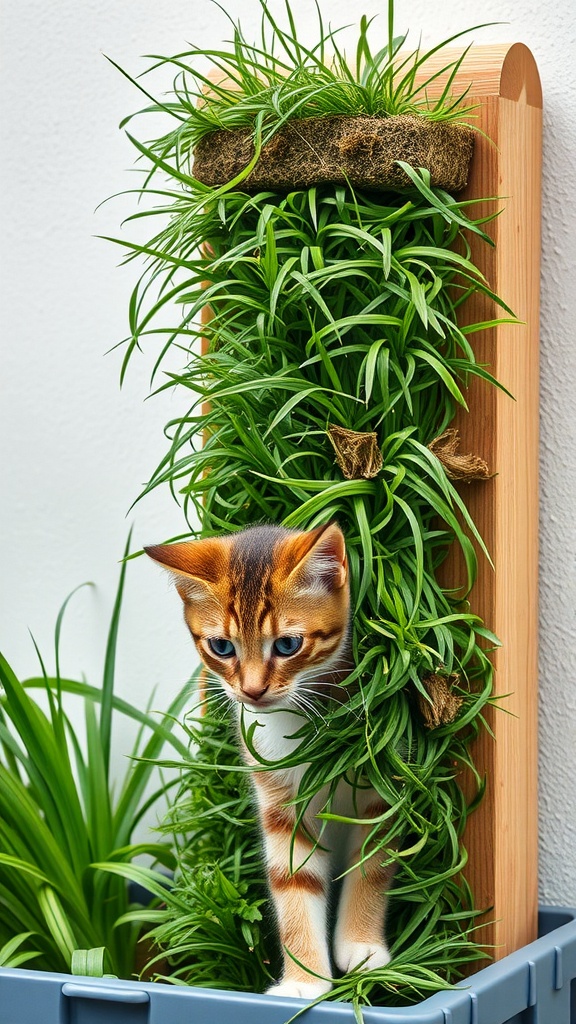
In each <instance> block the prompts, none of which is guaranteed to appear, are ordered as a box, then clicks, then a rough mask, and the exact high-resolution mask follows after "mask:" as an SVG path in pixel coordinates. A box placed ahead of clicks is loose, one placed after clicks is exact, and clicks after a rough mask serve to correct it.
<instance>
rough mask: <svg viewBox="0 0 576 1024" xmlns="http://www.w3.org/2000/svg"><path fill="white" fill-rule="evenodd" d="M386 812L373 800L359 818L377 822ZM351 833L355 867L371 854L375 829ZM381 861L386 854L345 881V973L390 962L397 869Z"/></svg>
mask: <svg viewBox="0 0 576 1024" xmlns="http://www.w3.org/2000/svg"><path fill="white" fill-rule="evenodd" d="M385 810H386V807H385V805H384V804H383V803H382V802H381V801H375V800H374V799H372V801H371V802H370V803H368V805H367V806H365V808H364V810H361V811H359V816H360V817H363V818H376V817H378V816H379V815H380V814H382V813H383V812H384V811H385ZM351 829H353V832H352V836H351V853H350V857H349V864H350V865H353V864H357V863H358V862H359V860H360V858H361V857H362V856H365V855H366V853H367V852H369V849H368V851H367V850H366V849H364V845H365V843H366V840H367V838H368V836H369V835H370V832H371V831H372V826H364V825H354V826H351ZM381 859H382V854H381V853H376V854H375V855H374V856H373V857H370V858H369V859H368V860H366V861H365V863H364V864H363V865H361V866H358V867H354V868H353V870H352V871H350V873H349V874H347V875H346V876H345V878H344V882H343V885H342V892H341V896H340V903H339V907H338V917H337V922H336V930H335V934H334V960H335V962H336V964H337V966H338V967H339V968H340V970H341V971H344V973H347V972H348V971H352V970H354V969H356V968H360V969H361V970H363V971H369V970H372V969H374V968H376V967H385V966H386V964H387V963H389V961H390V951H389V949H388V946H387V944H386V939H385V935H384V925H385V918H386V904H387V896H388V890H389V888H390V885H391V882H392V878H393V875H394V867H393V865H391V866H389V867H382V866H381V864H380V861H381Z"/></svg>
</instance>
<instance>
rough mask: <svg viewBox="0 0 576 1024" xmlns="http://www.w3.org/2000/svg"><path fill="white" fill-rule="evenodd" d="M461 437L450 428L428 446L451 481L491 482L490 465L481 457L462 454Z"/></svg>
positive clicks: (469, 453)
mask: <svg viewBox="0 0 576 1024" xmlns="http://www.w3.org/2000/svg"><path fill="white" fill-rule="evenodd" d="M459 449H460V435H459V434H458V431H457V430H456V429H455V428H454V427H449V428H448V430H445V431H444V433H443V434H440V436H439V437H435V438H434V440H433V441H431V442H430V444H429V445H428V450H429V451H431V452H432V454H433V455H435V456H436V458H437V459H438V461H439V462H441V463H442V465H443V466H444V469H445V471H446V476H447V477H448V478H449V479H450V480H460V481H461V482H463V483H467V484H468V483H471V482H472V480H489V479H490V476H491V473H490V470H489V468H488V463H487V462H485V460H484V459H483V458H481V456H480V455H473V454H472V453H471V452H468V453H467V454H465V455H464V454H462V453H461V452H460V450H459Z"/></svg>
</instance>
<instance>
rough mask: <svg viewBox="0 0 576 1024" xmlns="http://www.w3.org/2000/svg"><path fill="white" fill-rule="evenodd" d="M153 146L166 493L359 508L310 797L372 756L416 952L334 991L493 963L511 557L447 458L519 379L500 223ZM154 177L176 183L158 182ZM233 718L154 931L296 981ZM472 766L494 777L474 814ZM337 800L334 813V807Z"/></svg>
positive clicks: (439, 977) (212, 733) (380, 995)
mask: <svg viewBox="0 0 576 1024" xmlns="http://www.w3.org/2000/svg"><path fill="white" fill-rule="evenodd" d="M293 36H294V37H295V32H293ZM164 106H165V107H166V109H167V110H169V112H170V113H175V111H174V110H172V109H171V108H170V104H168V105H164ZM180 114H181V115H182V117H181V119H183V118H184V116H185V114H186V112H185V111H184V110H183V109H180V113H179V114H177V116H178V117H180ZM186 116H187V114H186ZM135 144H136V146H137V149H138V150H139V152H140V153H141V155H143V156H144V157H146V159H147V162H148V164H149V167H150V171H149V172H148V178H147V182H146V184H145V186H144V190H143V191H144V192H146V190H147V188H150V189H152V188H153V191H154V193H155V195H156V196H157V198H160V205H159V206H158V207H157V208H155V209H153V210H149V209H148V210H141V211H139V213H138V214H137V215H136V216H137V217H138V218H139V219H142V218H143V217H149V216H154V217H157V216H159V215H161V216H162V218H163V220H164V219H166V218H167V219H166V222H165V223H164V226H163V227H161V228H160V229H159V230H158V231H157V233H155V234H154V235H153V236H152V237H151V238H150V240H149V242H148V243H146V244H133V243H122V244H124V245H126V247H127V249H128V255H127V259H128V260H131V259H134V258H138V259H140V258H142V257H143V258H144V259H145V260H146V264H147V265H146V268H145V271H144V273H143V275H142V277H141V279H140V280H139V282H138V284H137V286H136V288H135V290H134V293H133V295H132V299H131V303H130V336H129V338H128V339H127V342H126V350H125V357H124V363H123V368H122V373H123V374H124V373H125V372H126V370H127V367H128V365H129V362H130V359H131V358H132V356H133V354H134V352H135V350H136V349H137V348H143V347H145V348H148V349H150V348H154V349H155V350H156V351H155V355H154V374H153V375H154V376H155V377H156V379H157V376H156V375H157V374H158V373H159V372H160V370H161V369H163V365H164V361H165V359H166V357H167V356H168V355H169V354H170V355H171V356H172V355H173V352H174V350H179V351H180V352H181V355H182V362H183V369H182V370H181V371H180V372H178V373H174V372H168V373H167V374H166V376H165V378H164V381H163V382H161V383H160V384H159V385H158V389H159V390H165V389H173V390H174V393H175V397H177V398H178V401H179V403H180V410H179V411H178V413H177V414H176V415H175V417H174V418H173V419H172V420H171V421H170V422H169V423H168V424H167V426H166V438H167V451H166V455H165V457H164V458H163V459H162V461H161V462H160V464H159V465H158V467H157V468H156V470H155V471H154V473H153V474H152V476H151V479H150V482H149V484H148V485H147V487H146V488H145V490H144V492H143V493H144V494H147V493H149V492H150V491H151V490H153V489H154V488H156V487H158V486H168V487H170V488H171V490H172V491H173V493H174V495H175V496H176V497H177V499H178V500H179V501H180V502H181V504H182V508H183V512H184V515H185V517H186V521H187V524H188V529H189V532H190V534H191V535H199V531H198V526H197V524H198V522H200V524H201V527H200V535H202V536H212V535H219V534H221V533H223V532H225V533H231V532H234V531H236V530H240V529H243V528H244V527H246V526H248V525H252V524H255V523H263V522H274V523H280V524H283V525H284V526H286V527H294V528H302V529H307V528H312V527H315V526H318V525H321V524H323V523H326V522H328V521H330V520H336V521H337V522H338V524H339V525H340V526H341V528H342V530H343V531H344V534H345V536H346V541H347V549H348V557H349V565H350V579H351V593H352V605H353V619H352V623H353V629H352V645H353V653H354V663H355V666H356V667H355V669H354V671H353V672H352V674H351V676H350V677H349V679H348V680H346V681H345V682H344V683H343V684H342V685H343V687H344V688H345V689H347V690H348V693H349V697H348V699H347V701H346V702H345V703H344V704H342V705H340V706H335V707H331V708H330V709H324V710H323V711H322V712H321V713H320V714H318V715H315V716H311V717H310V718H306V717H303V718H302V726H301V737H302V741H303V743H305V750H306V762H307V763H308V764H309V767H308V768H307V770H306V772H305V774H304V777H303V780H302V785H301V789H300V793H299V796H298V801H297V802H298V804H299V806H300V809H301V810H302V811H303V809H304V807H305V806H306V804H307V802H308V801H309V800H310V799H311V798H312V797H313V795H314V794H315V793H317V792H318V790H320V789H321V788H323V787H324V786H326V785H328V786H329V787H330V786H331V785H332V786H335V784H336V781H337V780H338V778H340V777H341V776H342V775H343V774H344V773H354V772H355V771H357V770H358V769H361V770H362V772H363V774H364V775H365V776H366V777H367V778H368V780H369V782H370V784H371V785H372V786H373V788H374V789H375V790H376V791H377V793H378V794H379V795H380V796H381V797H382V799H383V800H384V801H385V802H386V804H387V805H388V807H389V808H390V813H389V815H388V816H387V817H386V819H385V820H384V821H375V822H374V828H373V831H372V835H371V837H370V840H369V841H370V843H374V841H376V846H377V849H378V853H377V854H376V855H377V856H380V858H381V859H382V861H383V862H387V863H390V862H394V863H395V864H396V865H397V873H396V880H395V884H394V887H393V889H392V892H391V896H390V910H389V915H388V929H387V930H388V933H389V936H390V944H391V946H392V950H393V954H394V958H393V960H392V962H391V964H390V965H389V966H388V967H386V968H383V969H381V970H378V971H373V972H367V973H365V974H357V973H356V974H351V975H347V976H345V977H344V978H343V979H338V980H336V983H335V987H334V989H333V991H332V993H330V998H341V999H348V1000H351V1001H352V1002H354V1004H355V1005H356V1006H357V1007H359V1006H360V1005H361V1004H365V1003H370V1002H372V1003H374V1002H385V1003H388V1004H391V1003H405V1002H409V1001H414V1000H415V999H418V998H420V997H421V996H422V995H424V994H428V993H429V992H431V991H434V990H436V989H438V988H442V987H446V985H449V984H451V983H453V982H455V981H457V980H458V979H459V978H460V977H461V975H462V972H463V970H464V969H465V967H466V965H467V964H469V963H470V962H472V961H476V960H477V959H478V957H479V955H480V951H479V949H478V947H477V946H476V944H475V941H474V940H475V927H476V918H477V914H478V913H479V912H480V911H482V910H486V909H487V908H475V906H474V899H473V894H472V893H471V892H470V890H469V887H468V884H467V882H466V881H465V878H464V876H463V871H464V869H465V866H466V860H467V855H466V850H465V848H464V845H463V834H464V829H465V825H466V820H467V817H468V815H469V813H471V811H472V810H473V807H474V805H475V803H476V802H477V800H479V799H480V798H481V796H482V793H483V788H484V780H483V779H481V778H480V777H479V775H478V773H477V772H476V771H475V769H474V765H473V763H472V760H471V755H470V747H471V743H472V742H473V740H474V738H475V737H476V735H477V734H478V732H479V730H481V729H483V728H484V727H485V724H486V723H485V719H484V711H485V708H486V706H487V705H488V704H489V702H490V701H491V694H492V666H491V662H490V652H491V650H492V649H493V648H494V646H495V645H496V644H497V640H496V638H495V637H494V636H493V634H492V633H491V632H490V630H489V628H488V627H487V626H486V625H485V624H484V623H483V622H482V621H481V620H480V619H479V617H478V616H477V615H475V614H474V611H473V609H472V608H471V607H470V605H469V602H468V595H469V592H470V589H471V587H472V585H473V583H474V580H475V577H476V571H477V555H476V550H479V551H480V557H488V553H487V552H486V550H485V548H484V545H483V542H482V539H481V538H480V537H479V536H478V533H477V530H476V528H475V526H474V524H473V522H472V521H471V518H470V515H469V513H468V511H467V508H466V503H465V500H464V497H463V495H465V491H462V490H461V489H459V488H458V487H457V486H456V484H455V482H454V481H453V480H452V479H451V478H450V476H449V475H448V473H447V471H446V468H445V465H444V464H443V462H442V460H441V458H440V457H439V456H438V454H435V451H434V447H435V442H437V441H438V439H439V438H441V436H442V435H443V434H444V432H445V431H446V430H447V429H449V428H450V427H451V425H452V424H453V421H454V417H455V414H456V412H457V410H459V409H464V410H466V409H467V404H466V402H467V389H468V384H469V382H470V380H471V378H472V377H474V376H476V377H480V378H481V379H482V380H483V381H484V382H485V386H487V387H493V386H498V385H497V382H496V381H494V379H493V378H492V377H491V375H490V373H489V372H488V370H487V369H486V367H484V366H483V365H482V364H481V363H479V362H478V361H477V358H476V355H475V352H474V341H475V339H476V338H477V337H478V335H479V334H480V332H482V331H483V330H486V329H488V328H489V327H490V326H492V324H493V323H496V322H499V321H496V320H492V321H488V322H482V323H472V324H467V325H466V326H462V325H460V324H459V319H460V309H461V307H462V305H463V304H464V303H465V302H466V301H467V300H468V299H469V298H470V296H471V295H473V294H477V293H481V294H483V295H484V296H486V298H487V299H488V301H489V303H492V304H495V305H496V306H497V307H499V308H500V310H501V312H502V316H503V317H505V318H506V317H510V316H511V312H510V310H509V309H507V307H506V305H505V304H504V302H503V301H502V300H501V299H498V297H497V296H495V295H494V294H493V292H492V291H491V288H490V285H489V283H488V282H487V281H486V280H485V279H484V278H483V276H482V274H481V273H480V272H479V270H478V269H477V268H476V266H475V265H474V263H473V262H472V260H471V249H470V241H471V238H472V237H476V238H477V239H478V240H479V241H480V242H481V243H482V244H491V242H490V239H489V237H488V235H487V234H486V233H485V226H486V219H487V218H486V217H484V218H479V217H475V216H474V213H475V206H474V204H473V203H471V202H470V201H457V200H456V199H455V198H454V197H453V196H452V195H450V194H449V193H447V192H446V191H444V190H442V189H439V188H435V187H433V186H432V185H431V182H430V175H429V173H428V172H427V171H426V170H425V169H416V168H412V167H411V166H410V165H408V164H403V165H402V168H403V170H404V172H405V174H406V175H407V178H408V180H409V182H410V185H409V186H408V187H407V188H405V189H402V190H390V191H388V192H384V193H379V194H378V195H375V194H374V193H370V192H362V191H359V190H354V189H352V188H351V187H350V186H337V187H333V186H319V187H312V188H308V189H301V190H294V191H291V192H289V193H287V194H285V193H279V192H275V191H274V190H270V189H268V190H263V191H260V192H258V193H257V194H254V195H248V194H247V193H246V192H245V191H243V189H242V181H241V180H238V179H236V180H233V181H232V182H230V183H228V184H227V185H226V186H222V187H219V188H210V187H208V186H206V185H203V184H202V183H200V182H198V181H196V180H195V179H194V178H193V177H192V176H191V175H190V173H189V172H188V171H187V170H186V169H185V161H184V160H183V159H182V153H181V151H180V150H179V148H178V144H177V142H176V141H175V139H174V137H168V136H165V137H163V140H160V141H158V142H156V143H155V144H150V145H144V144H143V143H140V142H136V140H135ZM155 172H158V173H159V174H167V175H168V176H169V178H170V179H171V182H170V187H169V188H167V189H162V188H159V187H158V186H157V184H156V182H155V184H154V186H152V184H151V182H152V180H153V179H152V177H151V175H153V174H154V173H155ZM245 173H248V169H247V170H246V172H245ZM241 177H242V176H240V178H241ZM205 310H209V311H210V319H209V320H208V321H207V322H205V323H203V324H201V323H199V316H200V314H202V313H203V311H205ZM202 346H204V347H202ZM335 428H338V429H340V430H342V431H347V432H349V433H350V432H363V433H369V434H375V435H376V438H377V442H378V448H379V451H380V456H381V467H380V468H379V469H378V471H377V475H372V476H369V477H364V476H359V477H354V476H352V478H348V476H347V475H346V474H345V473H344V472H343V470H342V467H341V465H339V464H338V462H337V460H336V457H335V451H334V447H333V444H332V440H331V432H333V431H334V429H335ZM436 450H437V445H436ZM474 486H482V484H474ZM474 542H475V544H476V548H475V546H474ZM454 545H457V546H459V548H460V549H461V552H462V555H463V558H462V564H463V570H462V572H463V575H462V578H461V579H459V580H455V581H453V584H452V586H451V587H450V589H447V588H446V585H445V584H443V583H442V582H441V579H440V576H441V567H442V564H443V562H444V561H445V559H446V557H447V555H448V553H449V552H450V551H451V549H452V547H453V546H454ZM431 675H434V676H436V677H439V678H444V679H446V680H449V681H450V687H451V692H452V693H453V695H454V697H455V699H456V705H457V712H456V715H455V717H454V718H453V719H452V720H450V721H445V722H442V723H441V724H439V725H437V726H436V727H434V728H430V721H429V720H428V719H427V718H426V716H424V715H423V714H422V711H421V706H420V702H421V701H422V700H424V701H429V700H430V697H429V692H428V688H427V686H426V680H427V679H429V677H430V676H431ZM229 729H230V726H229V723H228V720H227V717H226V715H225V714H224V713H223V712H222V710H221V709H218V708H214V709H212V710H210V711H209V714H208V717H206V718H204V720H203V722H202V727H201V728H198V727H197V725H196V724H194V723H193V722H192V721H191V723H190V739H191V742H192V747H193V750H194V756H193V757H192V758H191V760H190V763H189V764H186V763H183V762H180V767H181V768H182V771H183V773H184V774H183V788H182V794H181V798H180V800H178V801H177V803H176V805H175V807H174V809H173V812H172V817H171V821H170V823H169V828H170V829H171V831H172V832H173V834H174V837H175V845H176V847H177V848H178V849H179V850H180V865H181V867H180V872H179V875H178V877H177V886H176V888H175V890H174V893H173V894H172V895H169V896H168V899H167V906H166V910H165V911H164V912H162V914H161V916H158V914H157V915H156V917H155V918H154V923H155V925H156V929H155V933H154V934H155V937H156V938H157V939H158V941H159V942H160V947H161V950H162V951H163V953H164V954H168V956H169V958H170V960H171V961H172V964H173V969H174V975H173V977H174V980H175V981H177V982H180V983H186V984H197V985H206V986H209V987H230V988H236V989H248V990H253V989H257V990H261V989H262V988H264V987H266V986H267V984H269V979H270V975H271V974H272V976H273V975H274V962H275V961H274V958H275V955H276V951H275V940H274V937H273V928H272V927H271V924H270V921H269V919H268V918H267V915H266V903H263V902H262V901H263V900H265V898H266V896H265V893H263V881H262V880H263V877H264V871H263V868H262V866H261V865H260V862H259V854H258V850H259V840H258V835H257V830H256V827H255V822H254V817H253V814H252V812H251V810H250V805H249V801H248V798H247V792H246V788H245V782H246V779H245V777H246V771H243V770H242V769H241V768H240V767H239V758H238V763H235V755H234V747H233V745H231V742H230V733H229ZM245 740H246V742H247V744H248V746H249V747H251V748H252V753H253V754H254V755H255V756H256V757H257V754H256V752H255V751H254V748H253V745H252V744H251V737H250V735H249V734H246V735H245ZM231 759H232V760H231ZM301 759H302V757H301V755H300V756H294V757H292V758H288V759H286V760H285V761H284V762H282V763H283V764H285V765H289V764H293V763H295V761H296V760H298V761H300V760H301ZM279 764H280V762H274V764H273V767H274V768H278V766H279ZM259 766H260V767H261V768H264V769H266V768H267V767H269V768H271V767H272V764H270V763H269V764H265V763H262V762H260V765H259ZM464 769H466V770H467V771H468V773H469V776H470V777H471V778H472V779H473V780H475V783H476V793H475V795H474V797H473V798H472V803H471V804H470V803H467V801H466V799H465V797H464V795H463V792H462V789H461V781H462V773H463V771H464ZM323 813H324V817H325V818H326V819H329V818H330V816H331V813H332V812H331V810H330V804H329V802H328V804H327V806H326V808H325V810H324V812H323ZM367 846H368V842H367ZM230 887H232V889H233V892H232V890H231V888H230ZM232 949H233V950H234V954H233V955H232V954H231V953H230V951H231V950H232Z"/></svg>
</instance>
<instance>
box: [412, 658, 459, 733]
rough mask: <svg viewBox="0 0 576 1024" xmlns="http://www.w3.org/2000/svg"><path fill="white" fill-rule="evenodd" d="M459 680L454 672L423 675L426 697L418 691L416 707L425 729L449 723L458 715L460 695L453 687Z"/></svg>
mask: <svg viewBox="0 0 576 1024" xmlns="http://www.w3.org/2000/svg"><path fill="white" fill-rule="evenodd" d="M459 681H460V677H459V676H458V674H457V673H456V672H452V673H451V674H450V675H448V676H443V675H439V674H437V673H436V672H429V673H428V674H427V675H425V676H423V678H422V683H423V686H424V689H425V690H426V693H427V694H428V698H429V699H427V698H426V697H425V696H424V694H423V693H418V695H417V696H418V707H419V709H420V713H421V715H422V717H423V719H424V725H425V726H426V728H427V729H437V728H438V726H439V725H449V724H450V722H453V721H454V719H455V718H457V717H458V712H459V710H460V708H461V707H462V697H459V696H458V694H456V693H454V691H453V687H454V686H455V685H456V684H457V683H458V682H459Z"/></svg>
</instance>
